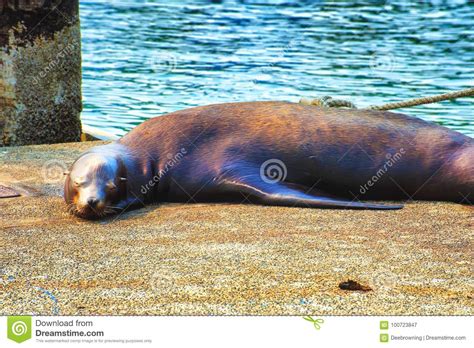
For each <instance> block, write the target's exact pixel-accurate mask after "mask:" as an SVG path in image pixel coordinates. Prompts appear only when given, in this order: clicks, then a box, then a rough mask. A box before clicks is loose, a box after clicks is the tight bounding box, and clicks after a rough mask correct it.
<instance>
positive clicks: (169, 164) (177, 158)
mask: <svg viewBox="0 0 474 348" xmlns="http://www.w3.org/2000/svg"><path fill="white" fill-rule="evenodd" d="M186 154H187V151H186V149H185V148H184V147H183V148H181V150H179V152H178V153H177V154H175V155H174V156H173V155H172V154H168V156H167V157H168V161H166V164H165V167H164V168H163V169H161V170H160V171H159V172H158V174H156V175H154V176H153V178H151V179H150V181H148V182H147V183H146V184H145V185H142V187H141V188H140V192H141V193H142V194H144V195H145V194H147V193H148V192H149V191H150V190H151V189H152V188H153V187H154V186H155V185H156V184H157V183H159V182H160V180H161V178H162V177H163V176H164V175H165V174H166V173H168V172H169V171H170V170H171V169H172V168H173V167H174V166H175V165H177V164H178V163H179V162H181V160H182V159H183V157H184V155H186Z"/></svg>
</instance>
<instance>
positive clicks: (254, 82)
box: [251, 41, 294, 84]
mask: <svg viewBox="0 0 474 348" xmlns="http://www.w3.org/2000/svg"><path fill="white" fill-rule="evenodd" d="M293 46H294V42H293V41H290V42H289V43H288V44H287V45H286V46H285V47H283V48H282V49H281V51H280V52H279V53H278V54H277V56H276V58H277V59H280V58H283V57H284V56H285V55H286V54H287V53H288V51H289V50H290V49H291V48H293ZM275 65H276V63H268V64H266V65H265V66H263V67H262V68H260V72H261V73H264V72H265V70H267V69H271V68H273V67H274V66H275ZM251 83H252V84H257V83H258V80H257V79H252V81H251Z"/></svg>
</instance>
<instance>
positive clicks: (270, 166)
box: [260, 158, 288, 184]
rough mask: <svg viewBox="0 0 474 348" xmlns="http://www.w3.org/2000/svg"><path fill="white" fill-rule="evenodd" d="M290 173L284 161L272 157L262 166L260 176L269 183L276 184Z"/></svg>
mask: <svg viewBox="0 0 474 348" xmlns="http://www.w3.org/2000/svg"><path fill="white" fill-rule="evenodd" d="M287 175H288V170H287V168H286V165H285V163H283V161H281V160H279V159H276V158H272V159H269V160H266V161H265V162H263V163H262V165H261V166H260V178H262V180H263V181H265V182H266V183H267V184H275V183H277V182H280V181H285V179H286V176H287Z"/></svg>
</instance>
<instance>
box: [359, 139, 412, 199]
mask: <svg viewBox="0 0 474 348" xmlns="http://www.w3.org/2000/svg"><path fill="white" fill-rule="evenodd" d="M405 153H406V151H405V149H404V148H400V150H399V151H398V152H397V153H395V154H394V155H392V154H391V153H388V154H387V155H386V156H385V158H386V159H387V160H386V161H385V163H384V164H383V166H381V167H380V168H379V169H378V170H377V172H376V173H375V175H373V176H372V177H371V178H370V179H369V180H368V181H367V183H365V184H364V185H360V190H359V192H360V194H362V195H365V194H366V193H367V192H368V191H369V190H370V188H371V187H372V186H374V185H375V184H376V183H377V181H379V180H380V179H381V178H382V177H383V176H384V175H385V174H386V173H387V172H388V171H389V170H390V168H392V166H393V165H394V164H395V163H397V162H398V161H399V160H400V159H401V158H402V157H403V155H404V154H405Z"/></svg>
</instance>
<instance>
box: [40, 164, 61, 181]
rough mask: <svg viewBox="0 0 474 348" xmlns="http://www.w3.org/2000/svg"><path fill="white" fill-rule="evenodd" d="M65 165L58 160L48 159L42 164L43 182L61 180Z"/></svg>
mask: <svg viewBox="0 0 474 348" xmlns="http://www.w3.org/2000/svg"><path fill="white" fill-rule="evenodd" d="M66 171H67V165H66V163H64V162H63V161H60V160H49V161H46V162H45V163H44V164H43V167H42V168H41V175H42V177H43V181H44V182H45V183H49V184H53V183H57V182H60V181H62V180H63V177H64V173H65V172H66Z"/></svg>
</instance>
